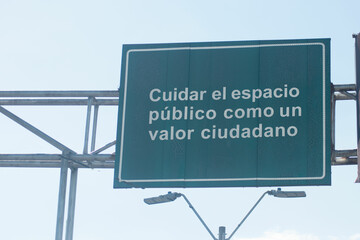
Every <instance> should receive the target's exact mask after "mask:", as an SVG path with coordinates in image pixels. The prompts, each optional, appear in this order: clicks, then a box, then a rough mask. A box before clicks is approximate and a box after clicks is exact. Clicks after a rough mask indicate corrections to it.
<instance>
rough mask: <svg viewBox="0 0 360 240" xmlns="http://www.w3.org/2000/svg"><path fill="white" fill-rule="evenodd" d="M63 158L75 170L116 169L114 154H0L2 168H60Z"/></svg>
mask: <svg viewBox="0 0 360 240" xmlns="http://www.w3.org/2000/svg"><path fill="white" fill-rule="evenodd" d="M62 158H65V159H67V160H68V161H69V167H73V168H114V162H115V155H113V154H98V155H89V154H70V155H61V154H0V167H34V168H60V167H61V159H62ZM89 163H90V164H91V167H90V166H89V165H88V164H89Z"/></svg>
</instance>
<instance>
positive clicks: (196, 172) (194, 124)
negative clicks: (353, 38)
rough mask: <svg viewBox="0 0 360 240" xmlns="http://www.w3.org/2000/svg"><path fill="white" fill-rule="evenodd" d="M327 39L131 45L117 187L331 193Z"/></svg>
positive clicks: (126, 53)
mask: <svg viewBox="0 0 360 240" xmlns="http://www.w3.org/2000/svg"><path fill="white" fill-rule="evenodd" d="M330 145H331V140H330V39H308V40H281V41H246V42H213V43H181V44H180V43H179V44H138V45H124V46H123V58H122V72H121V85H120V102H119V117H118V132H117V145H116V166H115V177H114V187H115V188H129V187H139V188H147V187H230V186H231V187H233V186H280V185H286V186H294V185H329V184H330V181H331V178H330V155H331V149H330V148H331V147H330Z"/></svg>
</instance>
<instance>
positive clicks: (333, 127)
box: [331, 84, 336, 162]
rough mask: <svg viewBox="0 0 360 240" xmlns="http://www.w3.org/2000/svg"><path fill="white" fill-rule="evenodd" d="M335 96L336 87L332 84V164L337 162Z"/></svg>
mask: <svg viewBox="0 0 360 240" xmlns="http://www.w3.org/2000/svg"><path fill="white" fill-rule="evenodd" d="M335 107H336V101H335V94H334V85H333V84H331V162H336V156H335Z"/></svg>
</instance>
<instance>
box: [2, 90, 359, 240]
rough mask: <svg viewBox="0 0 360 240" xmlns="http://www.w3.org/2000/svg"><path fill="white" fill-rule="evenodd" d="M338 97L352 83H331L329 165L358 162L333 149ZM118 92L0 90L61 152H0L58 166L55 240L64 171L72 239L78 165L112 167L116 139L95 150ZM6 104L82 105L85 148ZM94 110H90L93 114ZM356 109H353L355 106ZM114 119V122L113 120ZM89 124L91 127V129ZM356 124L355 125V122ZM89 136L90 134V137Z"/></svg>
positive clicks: (20, 161)
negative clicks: (104, 111) (101, 118)
mask: <svg viewBox="0 0 360 240" xmlns="http://www.w3.org/2000/svg"><path fill="white" fill-rule="evenodd" d="M339 100H354V101H355V100H356V92H355V84H347V85H333V87H332V94H331V116H332V119H331V120H332V123H331V126H332V136H331V139H332V158H331V161H332V165H349V164H357V150H356V149H351V150H336V149H335V106H336V102H337V101H339ZM118 103H119V92H118V91H0V113H1V114H3V115H5V116H6V117H8V118H9V119H11V120H12V121H14V122H16V123H17V124H19V125H21V126H22V127H24V128H25V129H27V130H28V131H30V132H32V133H33V134H35V135H36V136H38V137H39V138H41V139H42V140H44V141H46V142H47V143H49V144H50V145H52V146H54V147H55V148H57V149H58V150H60V152H61V153H54V154H40V153H35V154H6V153H0V167H36V168H60V186H59V199H58V212H57V224H56V237H55V239H56V240H62V239H63V233H64V216H65V205H66V189H67V185H68V183H67V174H68V170H69V169H70V171H71V176H70V184H69V185H70V190H69V199H68V209H67V210H68V214H67V224H66V234H65V239H66V240H72V238H73V227H74V214H75V200H76V186H77V176H78V169H79V168H91V169H94V168H114V162H115V156H114V154H104V153H103V151H105V150H107V149H109V148H110V147H112V146H114V145H115V144H116V140H115V139H114V141H112V142H109V143H108V144H106V145H104V146H102V147H100V148H98V149H95V143H96V136H97V125H98V124H97V121H98V115H99V107H100V106H114V107H117V106H118ZM7 106H23V107H24V106H82V107H86V108H87V111H86V116H85V119H86V123H85V131H84V132H85V134H84V148H83V151H82V153H77V152H75V151H74V150H72V149H71V148H69V147H68V146H65V145H64V144H62V143H61V142H59V141H58V140H56V139H54V138H52V137H51V136H49V135H48V134H46V133H45V132H43V131H41V130H40V129H38V128H36V127H35V126H33V125H31V124H30V123H28V122H27V121H26V120H24V119H22V118H20V117H19V116H17V115H15V114H14V113H12V112H11V111H9V110H8V109H7ZM92 111H93V113H92ZM354 112H355V109H354ZM113 121H117V119H114V120H113ZM91 125H92V129H90V128H91V127H90V126H91ZM354 126H355V125H354ZM114 132H116V129H114ZM90 136H91V137H90Z"/></svg>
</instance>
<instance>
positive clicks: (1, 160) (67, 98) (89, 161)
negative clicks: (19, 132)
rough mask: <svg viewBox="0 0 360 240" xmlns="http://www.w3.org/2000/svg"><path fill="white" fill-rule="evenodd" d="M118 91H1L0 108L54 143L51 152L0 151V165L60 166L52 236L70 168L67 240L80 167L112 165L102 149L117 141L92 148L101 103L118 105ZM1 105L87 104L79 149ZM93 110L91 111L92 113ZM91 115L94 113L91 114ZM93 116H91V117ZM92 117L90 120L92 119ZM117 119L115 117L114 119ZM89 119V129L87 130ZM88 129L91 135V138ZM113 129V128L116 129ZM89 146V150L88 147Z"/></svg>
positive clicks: (59, 227)
mask: <svg viewBox="0 0 360 240" xmlns="http://www.w3.org/2000/svg"><path fill="white" fill-rule="evenodd" d="M118 102H119V94H118V91H1V92H0V112H1V113H2V114H3V115H5V116H6V117H8V118H9V119H11V120H13V121H14V122H16V123H17V124H19V125H20V126H22V127H24V128H25V129H27V130H28V131H30V132H32V133H33V134H35V135H36V136H38V137H39V138H41V139H42V140H44V141H46V142H47V143H49V144H50V145H52V146H54V147H55V148H57V149H58V150H60V152H61V153H60V154H59V153H54V154H40V153H36V154H5V153H0V167H36V168H60V186H59V198H58V210H57V221H56V234H55V240H62V239H63V233H64V218H65V206H66V189H67V185H68V183H67V178H68V170H69V169H70V170H71V176H70V189H69V198H68V214H67V224H66V234H65V239H66V240H72V239H73V229H74V215H75V201H76V186H77V177H78V169H79V168H91V169H94V168H114V160H115V156H114V154H103V153H102V152H103V151H105V150H107V149H108V148H110V147H112V146H114V145H115V143H116V141H115V139H114V141H112V142H110V143H108V144H106V145H105V146H102V147H100V148H98V149H95V142H96V136H97V125H98V124H97V120H98V113H99V107H100V106H114V107H117V106H118ZM4 106H83V107H86V108H87V111H86V118H85V119H86V123H85V134H84V148H83V152H82V153H76V152H75V151H74V150H72V149H71V148H69V147H68V146H65V145H64V144H62V143H60V142H59V141H57V140H56V139H54V138H52V137H51V136H49V135H48V134H46V133H45V132H43V131H41V130H40V129H38V128H36V127H35V126H33V125H31V124H30V123H28V122H27V121H25V120H24V119H22V118H20V117H18V116H17V115H15V114H14V113H12V112H10V111H9V110H7V109H6V108H5V107H4ZM92 111H93V114H92ZM92 116H93V117H92ZM91 117H92V118H91ZM91 120H92V121H91ZM114 121H116V119H114ZM91 122H92V129H91V130H90V126H91ZM90 131H91V139H90ZM115 131H116V130H114V132H115ZM89 148H90V151H89Z"/></svg>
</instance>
